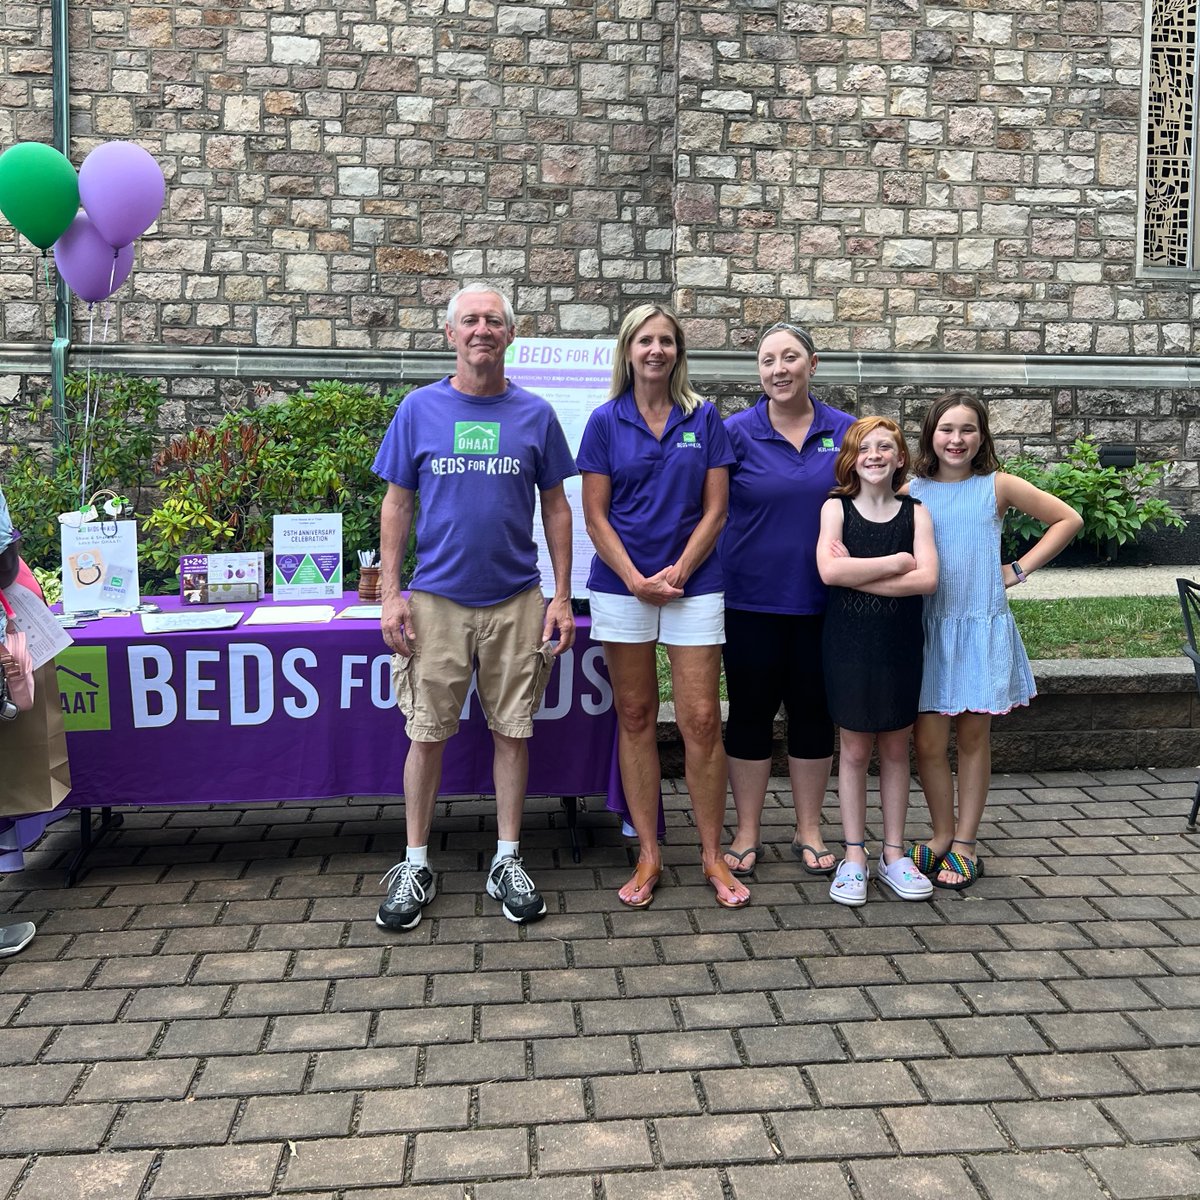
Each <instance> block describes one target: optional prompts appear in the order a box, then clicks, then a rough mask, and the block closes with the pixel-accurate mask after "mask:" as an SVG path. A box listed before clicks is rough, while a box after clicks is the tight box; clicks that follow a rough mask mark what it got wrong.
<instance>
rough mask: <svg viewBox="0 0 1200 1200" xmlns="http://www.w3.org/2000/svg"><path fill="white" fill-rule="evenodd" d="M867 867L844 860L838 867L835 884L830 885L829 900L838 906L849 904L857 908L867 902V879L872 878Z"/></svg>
mask: <svg viewBox="0 0 1200 1200" xmlns="http://www.w3.org/2000/svg"><path fill="white" fill-rule="evenodd" d="M870 874H871V872H870V870H869V869H868V868H867V867H860V866H859V865H858V863H852V862H847V861H846V859H844V858H843V859H842V861H841V862H840V863H838V865H837V871H836V873H835V874H834V876H833V882H832V883H831V884H830V885H829V898H830V900H834V901H836V902H837V903H838V904H847V905H849V906H850V907H851V908H857V907H858V906H859V905H860V904H866V902H867V879H868V878H869V877H870Z"/></svg>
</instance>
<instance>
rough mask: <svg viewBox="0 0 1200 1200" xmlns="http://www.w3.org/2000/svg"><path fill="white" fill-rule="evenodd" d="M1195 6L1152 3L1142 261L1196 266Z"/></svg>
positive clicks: (1187, 0) (1193, 2)
mask: <svg viewBox="0 0 1200 1200" xmlns="http://www.w3.org/2000/svg"><path fill="white" fill-rule="evenodd" d="M1198 10H1200V0H1151V4H1150V77H1149V89H1150V94H1149V106H1148V116H1147V122H1146V139H1147V140H1146V199H1145V205H1146V219H1145V225H1144V230H1145V241H1144V245H1143V260H1144V262H1145V264H1146V265H1147V266H1151V267H1183V268H1189V267H1192V266H1193V265H1197V264H1196V263H1195V259H1196V247H1195V245H1194V228H1195V208H1196V195H1195V189H1196V90H1197V78H1196V66H1197V52H1196V27H1197V12H1198Z"/></svg>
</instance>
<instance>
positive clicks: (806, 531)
mask: <svg viewBox="0 0 1200 1200" xmlns="http://www.w3.org/2000/svg"><path fill="white" fill-rule="evenodd" d="M816 369H817V352H816V349H815V347H814V346H813V340H812V338H811V337H810V336H809V335H808V334H807V333H806V332H805V331H804V330H803V329H801V328H799V327H798V326H796V325H790V324H788V323H787V322H784V321H781V322H780V323H779V324H777V325H772V326H771V328H770V329H768V330H767V331H766V333H764V334H763V337H762V340H761V341H760V342H759V344H758V375H759V380H760V382H761V383H762V389H763V394H762V395H761V396H760V397H759V399H758V403H757V404H755V405H754V407H753V408H749V409H747V410H746V411H744V412H740V413H735V414H734V415H733V416H732V417H730V418H729V420H728V421H726V422H725V428H726V430H728V432H729V438H730V441H732V442H733V448H734V452H735V453H736V455H737V463H736V465H735V466H734V468H733V470H732V472H731V479H730V485H729V523H728V525H727V526H726V527H725V532H724V533H723V534H722V536H721V543H720V551H719V553H720V558H721V565H722V567H723V568H724V570H725V637H726V641H725V686H726V690H727V691H728V694H729V719H728V721H727V723H726V726H725V753H726V754H727V755H728V756H729V782H730V785H731V787H732V789H733V801H734V805H735V807H736V808H737V832H736V834H735V835H734V838H733V841H732V842H731V843H730V847H729V850H728V851H727V852H726V854H725V861H726V863H727V864H728V865H729V867H730V868H731V870H732V871H733V873H734V874H735V875H737V876H739V877H745V876H747V875H750V874H751V873H752V872H753V871H754V869H755V868H756V867H757V866H758V863H759V861H760V859H761V858H762V854H763V847H762V830H761V824H762V810H763V803H764V800H765V798H766V791H767V784H768V782H769V780H770V777H771V740H772V727H773V725H774V721H775V714H776V713H778V712H779V706H780V704H782V705H783V706H784V709H785V711H786V712H787V718H788V745H787V752H788V774H789V776H790V778H791V786H792V805H793V807H794V808H795V811H796V831H795V834H794V836H793V838H792V843H791V851H792V854H793V855H794V856H795V857H796V858H798V859H799V860H800V864H801V866H802V867H803V868H804V870H805V871H806V872H808V874H810V875H829V874H831V873H832V872H833V868H834V865H835V863H836V861H837V856H836V855H835V854H834V853H833V851H832V850H829V849H828V848H827V847H826V845H825V841H824V838H823V837H822V836H821V803H822V801H823V799H824V797H825V787H826V785H827V784H828V782H829V768H830V765H831V763H832V759H833V722H832V721H831V720H830V718H829V712H828V709H827V708H826V706H825V675H824V671H823V668H822V662H821V628H822V623H823V620H824V613H825V601H826V588H825V585H824V584H823V583H822V582H821V577H820V575H819V574H818V573H817V536H818V534H819V533H820V529H821V506H822V505H823V504H824V503H825V501H826V499H828V497H829V492H830V490H831V489H832V488H833V487H834V486H835V485H836V482H837V481H836V480H835V478H834V473H833V468H834V464H835V463H836V462H837V456H838V450H839V449H840V448H841V444H842V435H843V434H844V433H845V432H846V430H847V429H849V428H850V426H851V425H853V424H854V418H853V417H852V416H850V415H849V414H848V413H844V412H841V411H839V410H838V409H836V408H829V407H828V406H827V405H824V404H822V403H821V402H820V401H819V400H817V399H816V398H815V397H813V396H812V395H810V394H809V385H810V383H811V381H812V376H813V372H814V371H815V370H816Z"/></svg>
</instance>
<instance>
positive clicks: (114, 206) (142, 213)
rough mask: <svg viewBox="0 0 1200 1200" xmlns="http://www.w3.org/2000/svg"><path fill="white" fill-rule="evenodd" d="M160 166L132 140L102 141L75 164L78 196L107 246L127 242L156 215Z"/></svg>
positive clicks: (162, 189) (161, 187) (163, 189)
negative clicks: (77, 175) (77, 176)
mask: <svg viewBox="0 0 1200 1200" xmlns="http://www.w3.org/2000/svg"><path fill="white" fill-rule="evenodd" d="M166 194H167V185H166V183H165V182H164V180H163V173H162V168H161V167H160V166H159V165H158V163H156V162H155V161H154V158H153V156H152V155H151V154H150V153H149V151H147V150H143V149H142V147H141V146H139V145H138V144H137V143H136V142H105V143H104V144H103V145H100V146H97V147H96V148H95V149H94V150H93V151H92V152H91V153H90V154H89V155H88V156H87V158H85V159H84V160H83V163H82V165H81V166H80V168H79V199H80V200H81V201H82V203H83V207H84V209H85V210H86V212H87V215H88V216H89V217H91V218H92V221H93V223H94V224H95V226H96V228H97V229H98V230H99V231H100V232H101V233H102V234H103V235H104V240H105V241H106V242H107V243H108V244H109V245H110V246H127V245H129V243H130V242H132V241H133V239H134V238H135V237H137V236H138V235H139V234H143V233H145V232H146V230H147V229H149V228H150V226H151V225H153V224H154V222H155V221H156V220H157V219H158V214H159V213H160V212H162V206H163V200H164V199H165V198H166Z"/></svg>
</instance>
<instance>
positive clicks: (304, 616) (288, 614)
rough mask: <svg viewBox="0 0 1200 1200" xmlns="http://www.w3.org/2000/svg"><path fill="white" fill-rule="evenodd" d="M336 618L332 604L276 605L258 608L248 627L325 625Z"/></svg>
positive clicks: (247, 621)
mask: <svg viewBox="0 0 1200 1200" xmlns="http://www.w3.org/2000/svg"><path fill="white" fill-rule="evenodd" d="M333 616H334V612H333V605H332V604H276V605H272V606H270V607H259V608H256V609H255V610H254V611H253V612H252V613H251V614H250V615H249V616H248V617H247V618H246V624H247V625H324V624H325V622H326V621H332V620H333Z"/></svg>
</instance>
